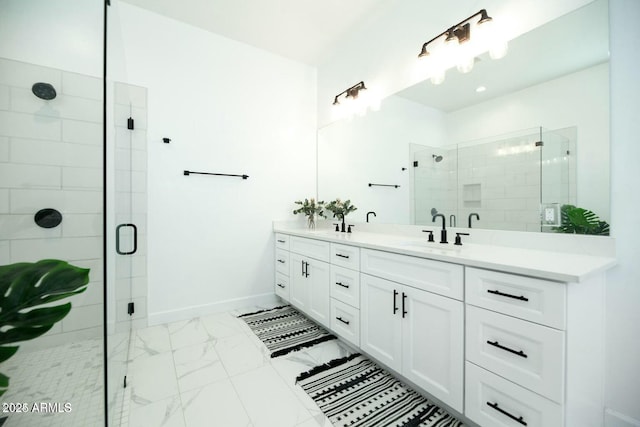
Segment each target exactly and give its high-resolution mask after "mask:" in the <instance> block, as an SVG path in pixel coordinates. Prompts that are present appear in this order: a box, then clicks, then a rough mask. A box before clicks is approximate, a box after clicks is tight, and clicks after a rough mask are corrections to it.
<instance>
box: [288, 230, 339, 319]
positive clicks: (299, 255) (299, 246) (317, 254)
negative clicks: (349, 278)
mask: <svg viewBox="0 0 640 427" xmlns="http://www.w3.org/2000/svg"><path fill="white" fill-rule="evenodd" d="M289 250H290V254H289V264H290V270H289V279H290V284H291V285H290V294H289V301H290V302H291V304H293V305H294V306H296V307H297V308H299V309H300V310H302V311H304V312H305V313H307V314H308V315H309V316H310V317H311V318H312V319H313V320H315V321H316V322H318V323H320V324H322V325H323V326H325V327H330V325H331V321H330V297H329V277H330V267H329V263H328V262H327V261H328V260H329V243H328V242H322V241H320V240H313V239H305V238H302V237H296V236H292V237H291V238H290V243H289Z"/></svg>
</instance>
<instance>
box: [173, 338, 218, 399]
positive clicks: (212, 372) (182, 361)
mask: <svg viewBox="0 0 640 427" xmlns="http://www.w3.org/2000/svg"><path fill="white" fill-rule="evenodd" d="M173 361H174V363H175V365H176V375H177V377H178V387H179V388H180V392H185V391H188V390H193V389H196V388H200V387H203V386H205V385H207V384H211V383H213V382H216V381H220V380H222V379H226V378H227V371H226V370H225V369H224V366H223V365H222V361H221V360H220V358H219V357H218V354H217V353H216V351H215V348H214V343H213V341H207V342H204V343H202V344H196V345H192V346H188V347H183V348H181V349H178V350H174V351H173Z"/></svg>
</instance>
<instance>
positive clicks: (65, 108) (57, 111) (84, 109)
mask: <svg viewBox="0 0 640 427" xmlns="http://www.w3.org/2000/svg"><path fill="white" fill-rule="evenodd" d="M11 110H12V111H16V112H20V113H27V114H31V115H34V116H47V117H56V118H65V119H74V120H85V121H89V122H96V123H100V122H102V101H99V100H94V99H87V98H79V97H76V96H66V95H61V94H58V96H56V98H55V99H52V100H42V99H39V98H37V97H35V96H34V95H33V93H32V92H31V90H30V89H24V88H18V87H13V88H11Z"/></svg>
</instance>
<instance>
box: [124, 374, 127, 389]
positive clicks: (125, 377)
mask: <svg viewBox="0 0 640 427" xmlns="http://www.w3.org/2000/svg"><path fill="white" fill-rule="evenodd" d="M123 384H124V388H127V376H126V375H125V376H124V381H123Z"/></svg>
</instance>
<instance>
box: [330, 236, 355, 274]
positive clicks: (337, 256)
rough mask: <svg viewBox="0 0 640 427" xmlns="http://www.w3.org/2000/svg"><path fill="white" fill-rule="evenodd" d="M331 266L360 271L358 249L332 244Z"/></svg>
mask: <svg viewBox="0 0 640 427" xmlns="http://www.w3.org/2000/svg"><path fill="white" fill-rule="evenodd" d="M331 264H335V265H339V266H341V267H346V268H350V269H352V270H360V248H356V247H355V246H347V245H340V244H337V243H332V244H331Z"/></svg>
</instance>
